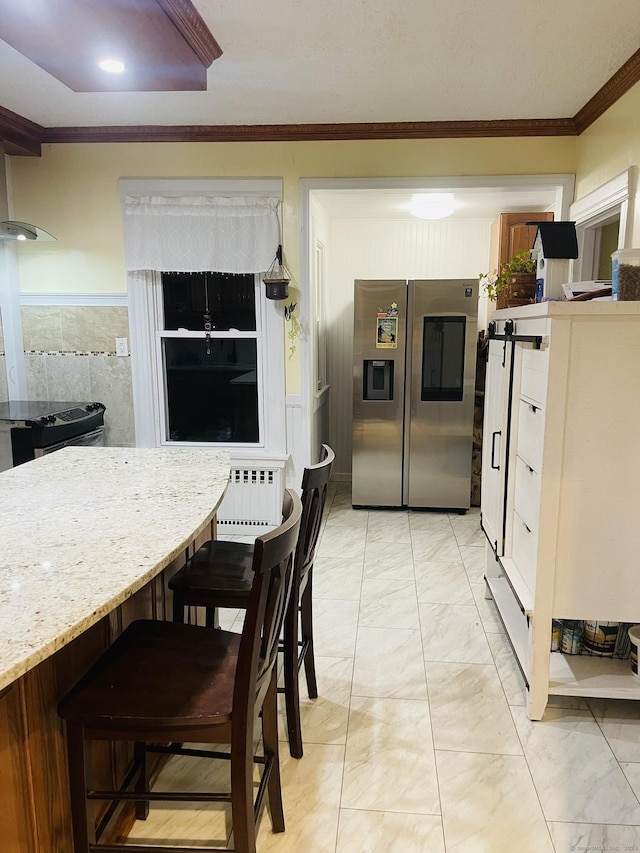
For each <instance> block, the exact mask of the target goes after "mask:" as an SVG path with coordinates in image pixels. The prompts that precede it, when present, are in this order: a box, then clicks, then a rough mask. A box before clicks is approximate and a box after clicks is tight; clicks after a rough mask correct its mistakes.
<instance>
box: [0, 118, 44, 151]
mask: <svg viewBox="0 0 640 853" xmlns="http://www.w3.org/2000/svg"><path fill="white" fill-rule="evenodd" d="M44 133H45V129H44V127H42V125H40V124H36V123H35V122H33V121H29V119H28V118H24V117H23V116H21V115H18V113H13V112H11V110H7V109H5V108H4V107H0V141H1V142H3V143H4V150H5V153H6V154H18V155H22V156H25V155H26V156H31V157H39V156H40V152H41V145H42V137H43V135H44Z"/></svg>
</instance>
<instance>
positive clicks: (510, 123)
mask: <svg viewBox="0 0 640 853" xmlns="http://www.w3.org/2000/svg"><path fill="white" fill-rule="evenodd" d="M575 135H576V130H575V126H574V123H573V119H515V120H499V121H416V122H371V123H350V124H256V125H200V126H198V125H181V126H166V125H146V126H135V125H134V126H122V127H120V126H119V127H49V128H46V129H45V131H44V137H43V140H42V141H43V142H51V143H61V142H63V143H69V142H300V141H315V140H350V139H353V140H355V139H359V140H362V139H467V138H478V137H499V136H575Z"/></svg>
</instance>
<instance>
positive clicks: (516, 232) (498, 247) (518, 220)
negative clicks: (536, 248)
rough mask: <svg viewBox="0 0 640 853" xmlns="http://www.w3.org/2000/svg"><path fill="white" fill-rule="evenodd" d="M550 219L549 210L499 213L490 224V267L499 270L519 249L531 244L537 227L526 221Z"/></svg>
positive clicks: (545, 220)
mask: <svg viewBox="0 0 640 853" xmlns="http://www.w3.org/2000/svg"><path fill="white" fill-rule="evenodd" d="M552 221H553V213H551V212H549V211H540V210H533V211H529V212H525V213H501V214H500V216H499V217H498V218H497V219H496V220H495V222H494V223H493V225H492V226H491V269H492V270H493V269H496V270H499V269H500V267H501V266H502V264H504V263H506V261H509V260H511V258H512V257H513V256H514V255H515V254H516V252H519V251H520V249H530V248H531V247H532V246H533V241H534V240H535V238H536V231H537V228H536V226H535V225H527V224H526V223H527V222H552Z"/></svg>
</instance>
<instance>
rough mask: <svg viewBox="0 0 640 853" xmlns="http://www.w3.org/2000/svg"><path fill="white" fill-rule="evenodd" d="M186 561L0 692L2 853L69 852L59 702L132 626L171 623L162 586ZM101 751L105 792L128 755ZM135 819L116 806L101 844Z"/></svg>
mask: <svg viewBox="0 0 640 853" xmlns="http://www.w3.org/2000/svg"><path fill="white" fill-rule="evenodd" d="M213 524H214V525H215V522H214V523H213ZM214 529H215V527H214ZM209 538H211V529H209V528H207V530H206V531H205V532H204V533H202V534H201V535H200V536H199V537H198V540H197V541H196V542H194V543H193V544H192V545H191V546H190V548H189V549H188V551H189V554H191V553H193V550H194V548H197V547H199V546H200V544H202V543H203V542H204V541H206V540H207V539H209ZM184 562H185V554H181V555H180V556H179V557H177V558H176V559H175V560H174V561H173V563H172V564H171V565H170V566H169V567H167V568H166V569H165V570H164V572H162V573H161V574H160V575H158V576H157V577H156V578H154V579H153V580H152V581H150V582H149V583H148V584H147V585H146V586H145V587H143V588H142V589H141V590H139V592H137V593H136V594H135V595H134V596H132V597H131V598H130V599H128V600H127V601H126V602H125V603H124V604H123V605H122V606H121V607H119V608H118V609H117V610H115V611H113V612H112V613H111V614H110V615H109V616H107V617H105V618H104V619H103V620H102V621H101V622H99V623H98V624H96V625H94V626H93V627H91V628H89V629H88V630H87V631H85V632H84V633H83V634H82V635H81V636H80V637H78V638H77V639H76V640H74V641H73V642H71V643H69V644H68V645H66V646H64V647H63V648H62V649H60V650H59V651H58V652H56V653H55V654H54V655H52V656H51V657H50V658H47V659H46V660H45V661H43V662H42V663H41V664H39V665H38V666H37V667H35V668H34V669H32V670H30V671H29V672H27V673H26V674H25V675H24V676H23V677H22V678H20V679H18V680H17V681H15V682H14V683H13V684H12V685H11V686H10V687H9V688H7V689H6V690H5V691H3V692H2V693H1V694H0V833H1V839H0V849H1V850H2V853H73V840H72V836H71V815H70V807H69V794H68V789H69V785H68V781H67V757H66V745H65V738H64V725H63V723H62V721H61V720H60V718H59V717H58V714H57V705H58V701H59V700H60V698H61V697H62V696H63V695H64V694H65V693H66V692H67V691H68V690H69V689H70V688H71V686H72V685H73V684H74V683H75V682H76V681H77V680H78V679H79V678H80V677H81V676H82V674H83V673H84V672H85V671H86V670H87V669H88V668H89V666H90V665H91V664H92V663H93V662H94V661H95V660H96V659H97V658H98V657H99V656H100V655H101V654H102V653H103V652H104V651H105V649H106V648H107V647H108V646H109V644H110V643H112V642H113V640H114V639H115V638H116V637H117V636H118V634H119V633H120V632H121V631H122V630H123V628H125V627H126V626H127V625H128V624H129V623H130V622H131V621H133V620H134V619H164V618H167V617H169V618H170V614H171V601H170V600H168V598H167V597H168V596H169V595H170V594H171V593H170V592H169V590H168V589H167V586H166V584H167V581H168V579H169V578H170V577H171V575H173V574H174V573H175V572H176V571H177V570H178V569H179V568H180V567H181V566H182V565H184ZM105 570H108V569H105ZM99 747H104V749H102V750H101V751H99V752H97V754H96V755H95V764H94V767H95V772H96V774H97V776H96V783H98V785H99V784H100V780H105V786H104V787H107V788H110V787H111V786H112V784H113V782H114V781H115V780H117V779H122V778H123V776H124V774H125V772H126V769H127V767H128V764H129V760H130V755H129V753H128V752H127V750H126V749H114V748H113V747H111V746H110V745H108V744H104V745H103V744H100V745H99ZM101 808H102V809H104V808H105V807H104V806H101ZM102 813H103V812H102ZM133 821H134V816H133V807H131V808H127V807H124V808H122V809H121V810H120V811H119V812H118V813H117V815H116V816H115V817H114V819H113V822H112V825H111V827H110V829H109V832H108V835H107V836H105V838H108V839H109V840H111V841H115V840H116V839H120V840H122V839H124V838H126V836H127V834H128V833H129V831H130V829H131V827H132V825H133Z"/></svg>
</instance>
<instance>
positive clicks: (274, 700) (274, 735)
mask: <svg viewBox="0 0 640 853" xmlns="http://www.w3.org/2000/svg"><path fill="white" fill-rule="evenodd" d="M262 743H263V746H264V755H265V758H267V757H268V756H270V755H272V756H273V759H274V760H273V765H272V767H271V773H270V774H269V779H268V781H267V792H268V795H269V811H270V812H271V827H272V829H273V831H274V832H284V810H283V807H282V788H281V783H280V759H279V755H278V749H279V747H278V682H277V672H276V670H275V669H274V671H273V675H272V677H271V681H270V682H269V688H268V690H267V694H266V696H265V699H264V704H263V706H262Z"/></svg>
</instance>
